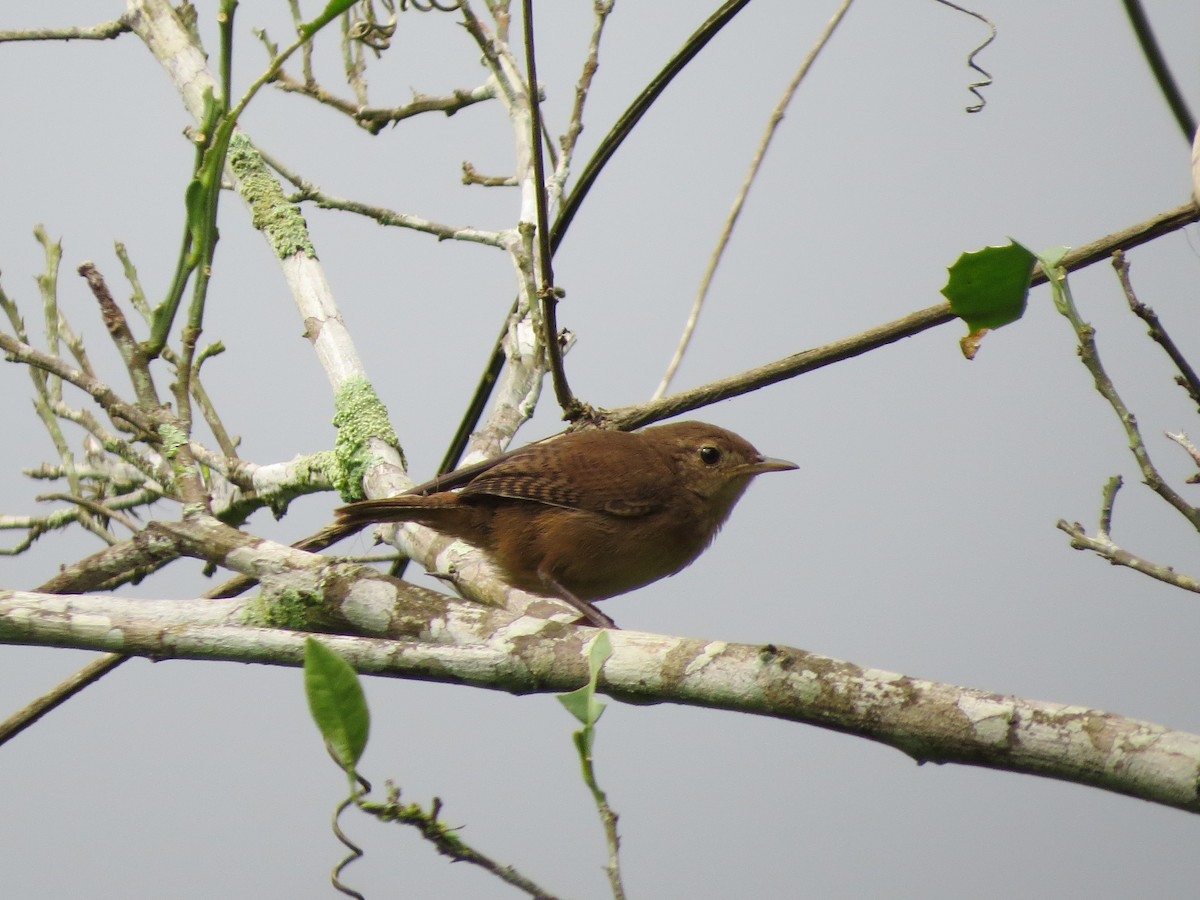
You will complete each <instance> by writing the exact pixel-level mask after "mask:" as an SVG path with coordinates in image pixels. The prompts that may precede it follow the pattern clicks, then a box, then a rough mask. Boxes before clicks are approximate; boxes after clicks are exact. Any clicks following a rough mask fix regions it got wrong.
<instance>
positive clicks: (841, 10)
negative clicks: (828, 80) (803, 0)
mask: <svg viewBox="0 0 1200 900" xmlns="http://www.w3.org/2000/svg"><path fill="white" fill-rule="evenodd" d="M852 2H853V0H842V3H841V5H840V6H839V7H838V9H837V12H835V13H834V14H833V18H832V19H830V20H829V22H828V24H827V25H826V26H825V30H824V31H822V32H821V36H820V37H819V38H817V42H816V44H814V45H813V48H812V49H811V50H809V51H808V56H806V57H805V58H804V61H803V62H802V63H800V68H799V69H797V70H796V74H795V76H793V78H792V80H791V83H790V84H788V86H787V88H786V89H785V90H784V92H783V96H782V97H780V98H779V102H778V103H777V104H775V108H774V109H773V110H772V111H771V117H770V119H769V120H768V121H767V127H766V130H765V131H764V132H763V136H762V139H761V140H760V141H759V142H758V147H757V149H755V151H754V158H753V159H751V160H750V168H749V169H748V170H747V171H746V177H745V178H744V179H742V186H741V187H740V188H739V189H738V193H737V196H736V197H734V198H733V208H732V209H731V210H730V211H729V217H728V218H727V219H726V220H725V227H724V228H723V229H722V231H721V236H720V237H719V238H718V239H717V246H716V248H715V249H714V250H713V254H712V257H711V258H710V259H709V261H708V268H707V269H705V270H704V277H703V278H701V279H700V289H699V290H698V291H697V292H696V299H695V300H694V301H693V302H692V310H691V312H690V313H688V318H687V323H686V324H685V325H684V326H683V334H682V335H681V336H680V338H679V345H678V346H677V347H676V348H675V355H674V356H672V357H671V362H670V363H669V364H668V365H667V371H666V372H665V373H664V374H663V377H662V381H660V382H659V384H658V388H657V389H656V390H655V391H654V394H653V395H651V397H650V399H651V400H657V399H659V398H660V397H662V396H663V394H665V393H666V392H667V388H668V387H670V385H671V381H672V379H674V378H675V373H676V371H678V369H679V364H680V363H681V362H683V355H684V354H685V353H686V352H687V348H688V346H689V345H690V344H691V342H692V334H693V333H694V332H695V330H696V323H697V322H698V321H699V320H700V310H701V309H703V308H704V301H705V299H706V298H707V297H708V290H709V288H710V287H711V286H712V280H713V276H714V275H716V273H717V266H719V265H720V264H721V259H722V258H723V257H724V255H725V248H726V247H728V246H729V239H730V238H731V237H732V236H733V229H734V226H736V225H737V220H738V216H740V215H741V214H742V207H743V206H744V205H745V203H746V197H747V196H748V195H749V193H750V188H751V186H752V185H753V184H754V180H755V179H756V178H757V177H758V173H759V171H760V169H761V168H762V163H763V159H764V158H766V155H767V148H768V147H770V146H771V139H772V138H774V137H775V132H776V130H777V129H778V128H779V123H780V122H782V121H783V114H784V113H785V112H787V108H788V107H789V106H790V105H791V103H792V98H793V97H795V96H796V90H797V89H798V88H799V87H800V82H802V81H803V80H804V77H805V76H806V75H807V74H808V70H809V69H811V68H812V64H813V63H814V62H816V59H817V56H818V55H819V54H820V52H821V51H822V50H823V49H824V48H825V45H826V44H828V43H829V39H830V38H832V37H833V33H834V31H836V30H837V27H838V24H839V23H840V22H841V21H842V17H843V16H845V15H846V11H847V10H849V9H850V4H851V3H852Z"/></svg>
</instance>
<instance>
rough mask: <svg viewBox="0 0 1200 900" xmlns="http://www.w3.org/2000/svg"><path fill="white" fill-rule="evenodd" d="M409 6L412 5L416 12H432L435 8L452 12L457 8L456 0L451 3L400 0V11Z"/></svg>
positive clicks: (432, 0) (436, 0)
mask: <svg viewBox="0 0 1200 900" xmlns="http://www.w3.org/2000/svg"><path fill="white" fill-rule="evenodd" d="M409 6H412V8H413V9H415V10H416V11H417V12H432V11H433V10H435V9H436V10H437V11H438V12H454V11H455V10H457V9H458V0H454V2H453V3H440V2H438V0H425V2H421V0H400V11H401V12H404V10H406V9H407V8H408V7H409Z"/></svg>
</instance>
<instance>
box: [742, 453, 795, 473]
mask: <svg viewBox="0 0 1200 900" xmlns="http://www.w3.org/2000/svg"><path fill="white" fill-rule="evenodd" d="M747 468H748V469H749V470H750V471H751V472H752V473H753V474H755V475H761V474H762V473H763V472H788V471H790V470H792V469H798V468H800V467H799V466H798V465H796V464H795V463H794V462H788V461H787V460H786V459H775V458H774V457H770V456H760V457H759V458H758V461H757V462H754V463H751V464H750V465H749V466H747Z"/></svg>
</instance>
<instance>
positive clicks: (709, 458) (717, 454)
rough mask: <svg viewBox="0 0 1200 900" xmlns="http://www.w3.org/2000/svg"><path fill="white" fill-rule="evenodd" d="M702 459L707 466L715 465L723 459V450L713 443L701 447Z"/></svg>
mask: <svg viewBox="0 0 1200 900" xmlns="http://www.w3.org/2000/svg"><path fill="white" fill-rule="evenodd" d="M700 461H701V462H702V463H704V464H705V465H706V466H715V465H716V464H717V463H719V462H720V461H721V451H720V450H718V449H717V448H716V447H713V446H711V445H708V446H705V447H701V448H700Z"/></svg>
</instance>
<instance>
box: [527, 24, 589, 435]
mask: <svg viewBox="0 0 1200 900" xmlns="http://www.w3.org/2000/svg"><path fill="white" fill-rule="evenodd" d="M522 12H523V15H522V17H521V18H522V20H523V23H524V26H525V68H526V71H527V73H528V74H527V75H526V78H525V81H526V83H527V85H528V89H527V90H526V92H525V93H526V96H527V97H528V98H529V119H530V123H529V132H530V133H529V154H530V158H531V162H532V163H533V186H534V204H535V207H536V209H537V261H538V271H539V275H540V279H541V280H540V283H539V284H538V289H537V294H538V299H539V300H541V304H542V328H543V334H542V341H543V343H544V345H545V348H546V359H547V361H548V362H549V365H550V375H551V378H552V379H553V381H554V395H555V397H556V398H557V400H558V407H559V409H561V410H562V413H563V418H564V419H566V420H567V421H574V420H575V419H576V418H578V416H579V414H580V412H581V409H580V404H579V401H578V400H576V399H575V395H574V394H573V393H572V392H571V385H570V384H569V383H568V382H567V371H566V369H565V368H564V367H563V356H562V347H561V345H560V344H559V343H558V316H557V314H556V310H557V307H558V290H557V288H555V286H554V263H553V260H552V258H551V256H552V253H553V251H552V250H551V249H550V224H549V223H550V216H549V213H548V211H547V210H546V203H547V200H546V168H545V162H544V160H543V156H542V106H541V102H540V100H539V99H538V93H539V91H538V80H537V53H536V49H535V47H534V42H533V0H522Z"/></svg>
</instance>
